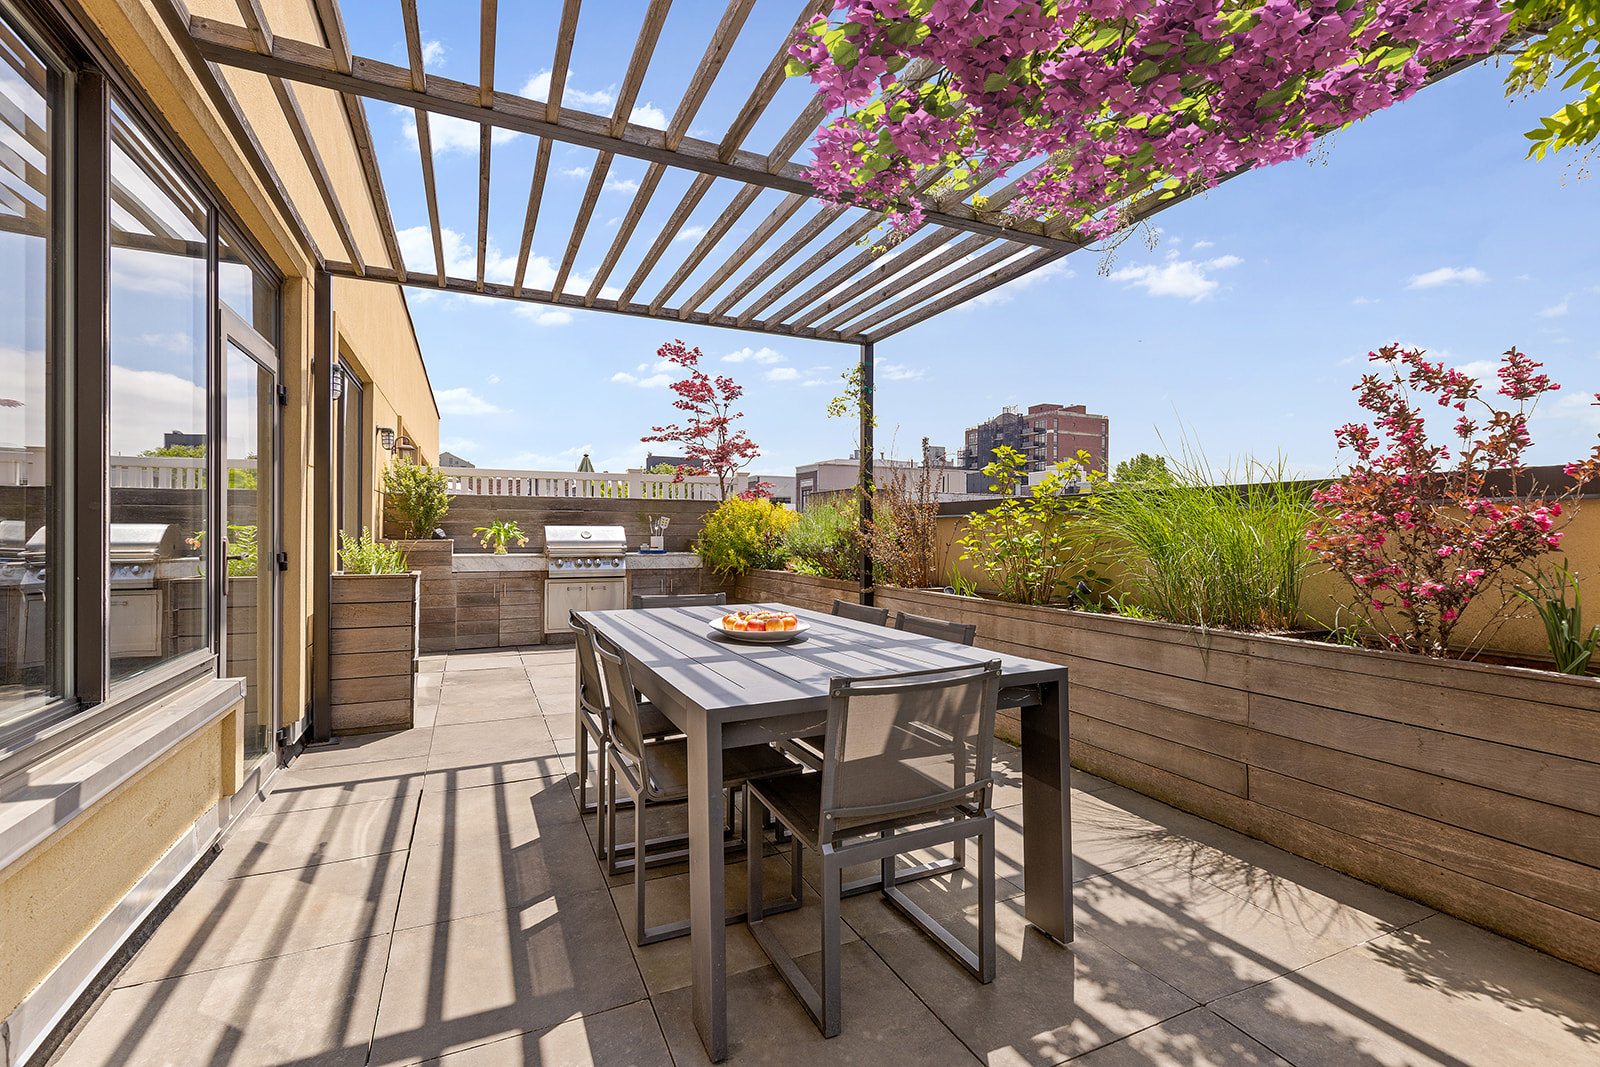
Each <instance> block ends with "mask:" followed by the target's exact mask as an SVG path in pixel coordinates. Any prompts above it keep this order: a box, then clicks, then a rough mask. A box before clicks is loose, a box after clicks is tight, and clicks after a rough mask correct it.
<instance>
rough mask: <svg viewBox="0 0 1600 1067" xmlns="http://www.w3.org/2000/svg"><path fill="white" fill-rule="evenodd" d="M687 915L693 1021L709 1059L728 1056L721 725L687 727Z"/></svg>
mask: <svg viewBox="0 0 1600 1067" xmlns="http://www.w3.org/2000/svg"><path fill="white" fill-rule="evenodd" d="M687 733H688V737H689V921H690V934H689V941H690V951H691V954H692V956H693V958H694V1001H693V1003H694V1026H695V1029H696V1030H698V1031H700V1041H701V1043H702V1044H704V1045H705V1048H706V1055H708V1056H709V1057H711V1060H712V1062H716V1061H718V1060H724V1059H727V1058H728V984H727V979H728V960H727V952H726V935H725V924H724V921H723V920H724V914H723V913H724V908H725V906H726V905H725V900H724V895H723V879H724V872H723V853H724V846H723V837H722V823H723V810H722V726H721V724H720V723H708V724H707V725H706V726H705V727H704V728H703V729H698V730H697V729H690V730H689V731H687Z"/></svg>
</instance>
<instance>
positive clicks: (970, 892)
mask: <svg viewBox="0 0 1600 1067" xmlns="http://www.w3.org/2000/svg"><path fill="white" fill-rule="evenodd" d="M967 861H968V863H969V864H973V865H975V864H976V862H977V857H976V856H975V855H972V854H969V855H968V857H967ZM863 870H865V868H863ZM808 885H809V883H808ZM900 889H901V891H902V892H903V893H905V895H906V896H908V897H910V898H911V900H912V902H913V903H915V904H916V905H917V906H918V907H920V908H922V910H924V911H926V912H927V913H928V914H929V915H931V916H933V918H934V919H935V920H936V921H937V922H941V923H944V924H945V925H947V926H949V927H950V928H951V929H952V930H954V931H956V932H957V933H958V934H959V933H961V932H962V931H963V930H969V931H970V935H971V936H970V937H968V938H967V943H968V944H972V945H975V944H977V939H978V934H977V930H978V918H977V916H978V878H977V874H976V868H975V866H974V867H969V869H968V870H964V871H959V872H952V873H950V874H939V875H935V876H933V877H932V878H923V879H920V880H918V881H915V882H906V883H905V884H903V885H902V886H900ZM994 893H995V900H996V901H1001V900H1010V899H1011V898H1012V897H1016V896H1020V895H1021V894H1022V887H1021V886H1019V885H1017V884H1016V883H1015V882H1012V881H1009V880H1007V879H1005V878H1000V879H997V880H996V882H995V887H994ZM839 914H840V915H841V916H843V918H844V921H845V922H847V923H849V924H850V927H851V928H852V929H853V930H855V931H856V932H858V933H859V934H861V936H863V937H866V936H867V935H869V934H885V935H888V934H898V933H905V932H906V931H908V930H914V929H916V927H914V926H913V925H912V923H911V920H910V919H908V918H906V916H904V915H902V914H901V913H900V911H899V910H898V909H897V908H895V906H894V905H892V904H890V903H889V902H888V901H887V900H886V899H884V896H883V894H882V893H861V894H859V895H857V896H853V897H847V898H846V899H845V900H844V901H843V902H842V903H841V904H840V906H839ZM813 918H814V919H815V918H816V916H813Z"/></svg>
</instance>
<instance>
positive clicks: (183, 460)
mask: <svg viewBox="0 0 1600 1067" xmlns="http://www.w3.org/2000/svg"><path fill="white" fill-rule="evenodd" d="M246 463H248V464H249V465H250V466H251V467H254V466H255V461H254V460H241V461H240V462H239V465H241V466H242V465H244V464H246ZM205 487H206V458H205V457H204V456H112V457H111V488H113V489H204V488H205Z"/></svg>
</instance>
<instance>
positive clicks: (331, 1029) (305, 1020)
mask: <svg viewBox="0 0 1600 1067" xmlns="http://www.w3.org/2000/svg"><path fill="white" fill-rule="evenodd" d="M388 951H389V935H387V934H384V935H382V936H378V937H370V938H366V939H363V940H360V941H347V942H344V943H343V944H338V945H330V946H327V947H324V948H317V949H312V950H310V951H305V952H294V953H290V954H288V955H284V956H278V957H276V958H275V959H272V960H271V961H269V962H267V963H247V964H241V965H238V966H232V967H223V968H219V969H216V970H209V971H203V972H199V973H194V974H187V975H184V976H182V977H178V978H170V979H167V980H165V981H160V982H147V983H145V984H143V985H136V986H131V987H122V988H118V989H113V990H112V991H111V992H110V993H109V994H107V995H106V997H105V999H104V1000H103V1001H102V1002H101V1003H100V1004H99V1005H98V1007H97V1008H96V1010H95V1013H94V1015H93V1016H92V1017H91V1018H89V1019H88V1020H87V1021H86V1022H85V1023H84V1025H83V1029H82V1030H81V1031H80V1032H79V1033H78V1034H77V1035H75V1036H74V1038H73V1039H72V1043H71V1045H70V1046H68V1047H67V1048H65V1049H64V1050H63V1051H62V1052H61V1054H60V1057H59V1059H58V1060H56V1063H57V1064H58V1065H59V1067H109V1065H113V1064H114V1065H116V1067H145V1065H161V1067H168V1065H178V1064H227V1065H228V1067H277V1065H280V1064H291V1063H292V1064H298V1065H304V1067H360V1065H361V1064H364V1063H366V1059H367V1043H368V1041H369V1040H370V1038H371V1035H372V1024H373V1021H374V1019H375V1018H376V1016H377V1013H378V991H379V988H380V987H381V985H382V983H383V974H384V960H385V958H386V956H387V955H388Z"/></svg>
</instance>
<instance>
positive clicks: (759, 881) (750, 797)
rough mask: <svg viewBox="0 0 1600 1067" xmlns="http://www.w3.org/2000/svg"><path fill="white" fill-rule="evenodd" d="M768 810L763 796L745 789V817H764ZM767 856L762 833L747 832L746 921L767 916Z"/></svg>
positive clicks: (745, 848) (757, 919)
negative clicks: (763, 853)
mask: <svg viewBox="0 0 1600 1067" xmlns="http://www.w3.org/2000/svg"><path fill="white" fill-rule="evenodd" d="M766 812H767V807H766V805H765V804H763V803H761V798H760V797H758V796H756V795H755V794H754V793H753V792H751V791H750V790H748V789H747V790H745V808H744V817H745V818H746V819H759V818H762V817H764V816H765V815H766ZM765 858H766V857H765V856H763V855H762V843H761V835H760V834H758V833H757V834H746V835H745V842H744V863H745V877H744V886H745V894H744V895H745V905H744V914H745V921H746V922H750V923H758V922H760V921H761V920H762V919H763V918H765V917H766V909H765V907H764V906H763V905H764V902H765V898H766V893H765V888H764V876H765V874H766V871H765V869H764V868H765V864H764V863H763V862H762V861H763V860H764V859H765Z"/></svg>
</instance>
